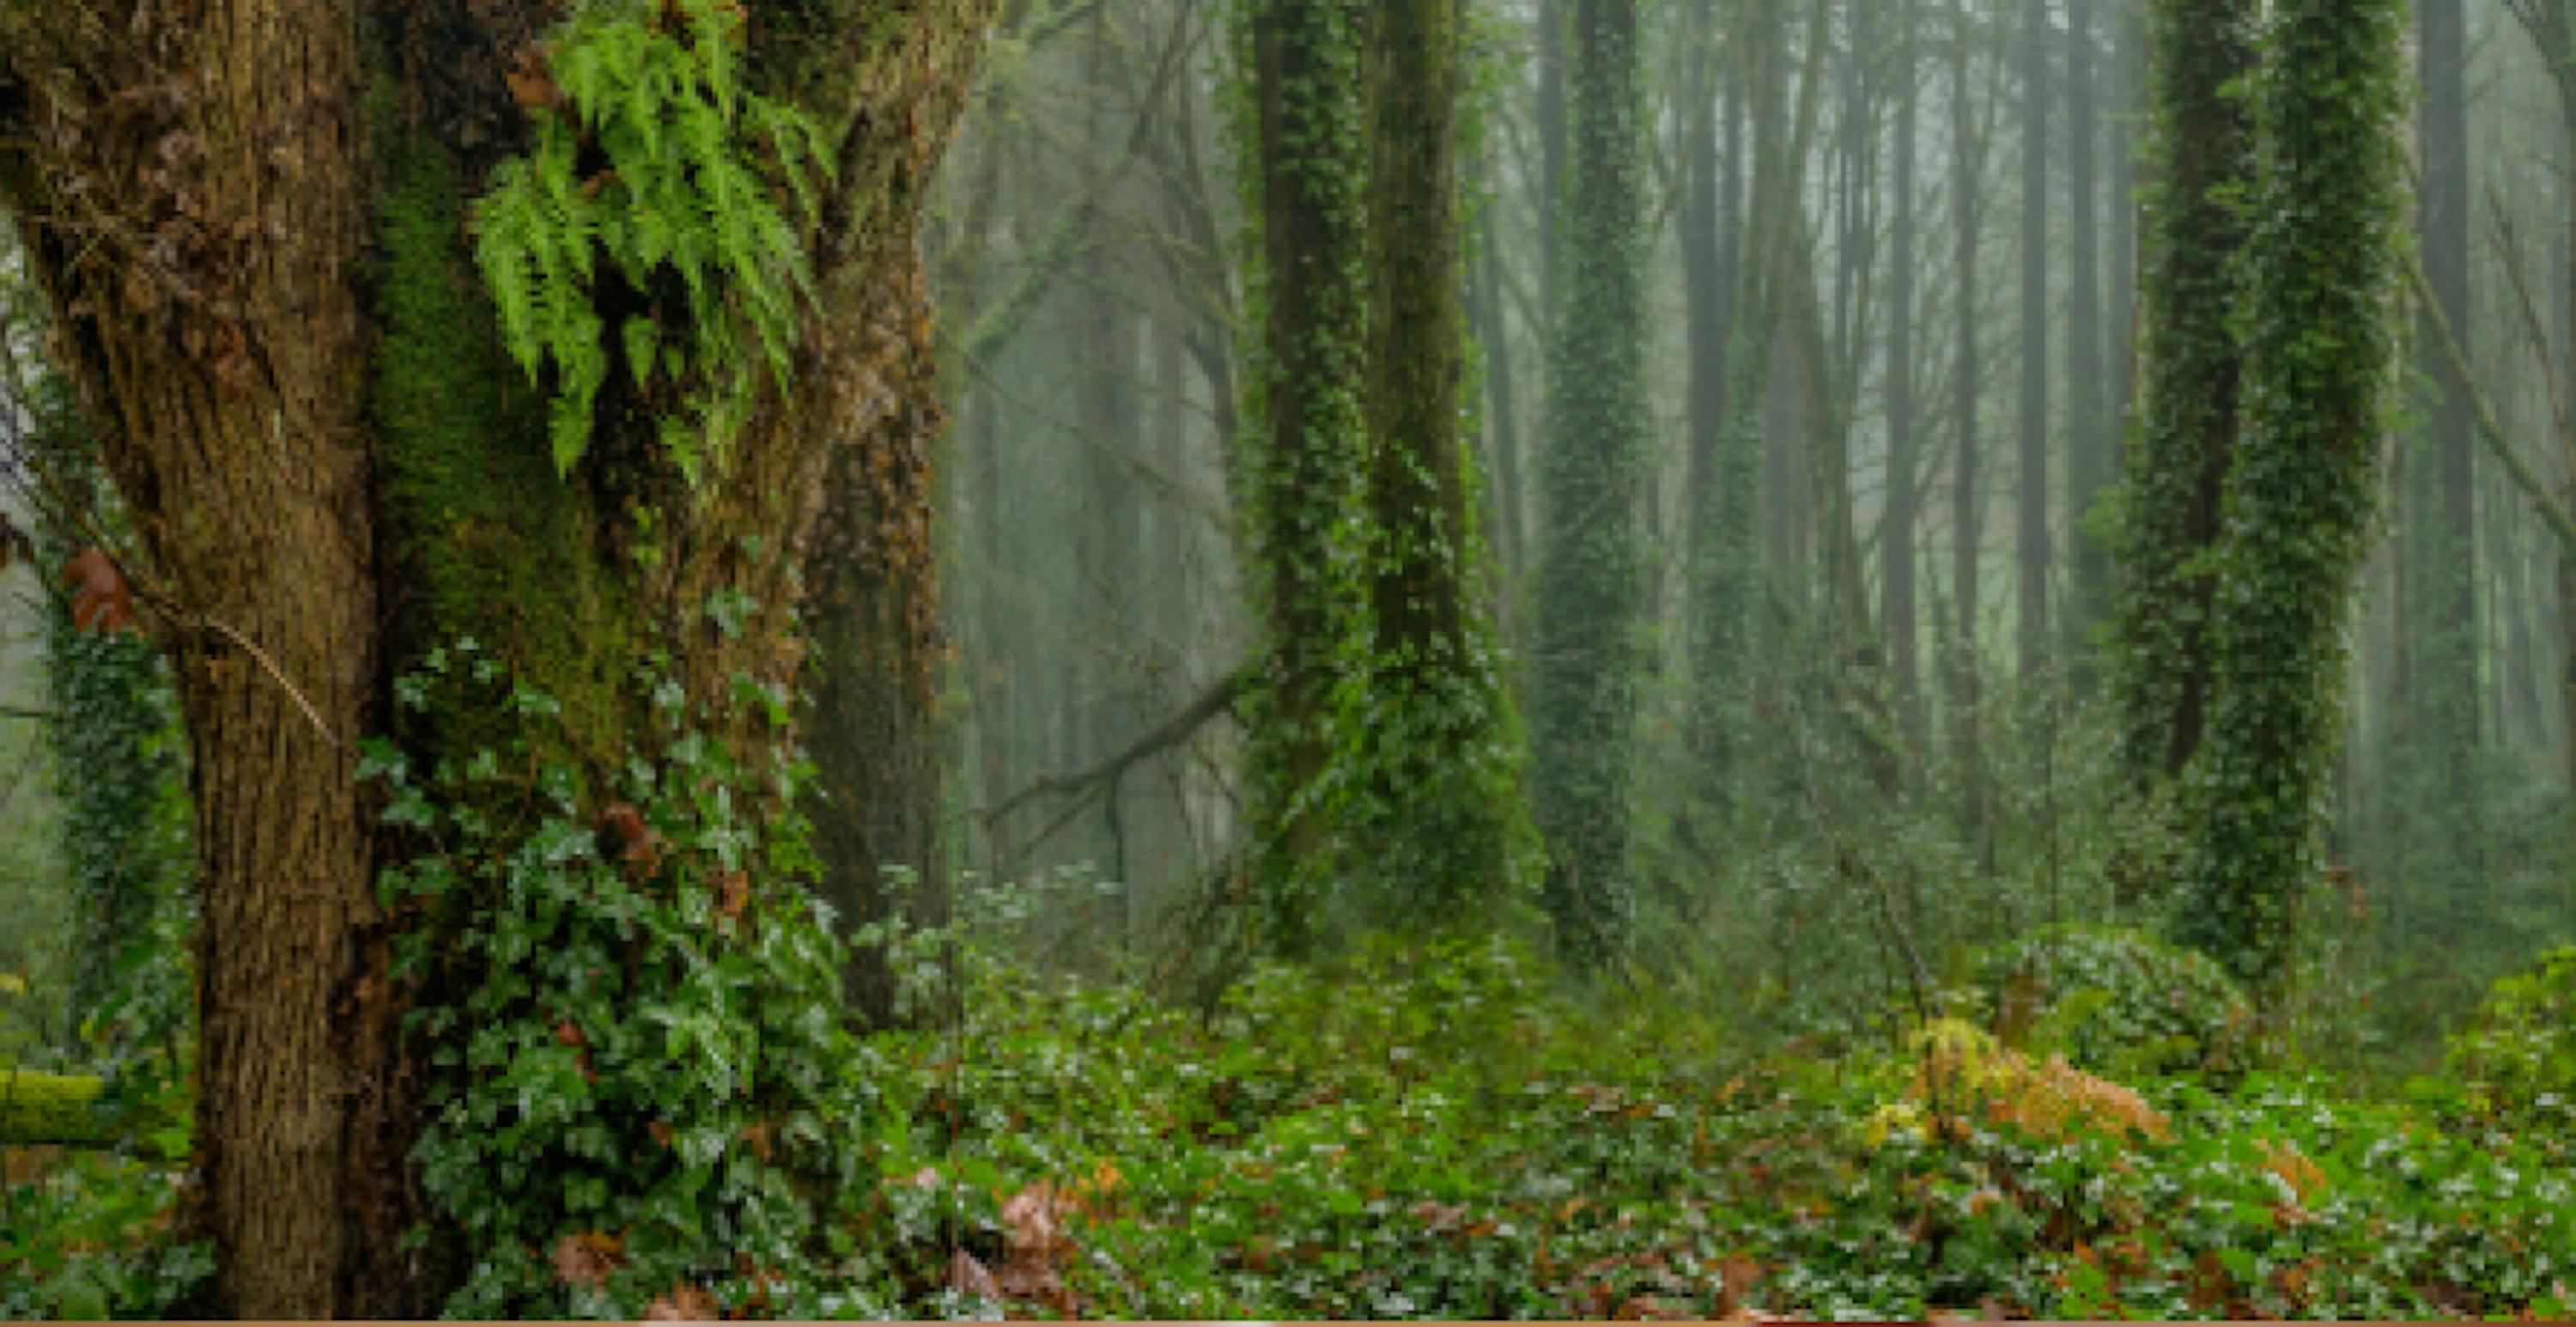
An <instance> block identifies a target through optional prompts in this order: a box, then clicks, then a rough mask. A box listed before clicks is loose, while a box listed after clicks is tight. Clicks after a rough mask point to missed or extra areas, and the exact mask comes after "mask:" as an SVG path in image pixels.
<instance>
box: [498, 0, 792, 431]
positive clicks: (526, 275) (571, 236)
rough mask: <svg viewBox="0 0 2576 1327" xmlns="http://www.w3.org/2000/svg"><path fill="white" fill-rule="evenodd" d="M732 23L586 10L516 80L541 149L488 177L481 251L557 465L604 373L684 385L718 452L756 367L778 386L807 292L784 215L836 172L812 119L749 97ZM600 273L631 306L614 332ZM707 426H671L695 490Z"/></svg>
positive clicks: (695, 10)
mask: <svg viewBox="0 0 2576 1327" xmlns="http://www.w3.org/2000/svg"><path fill="white" fill-rule="evenodd" d="M742 22H743V18H742V14H741V11H740V10H739V9H738V8H737V7H735V6H731V5H726V4H722V3H718V0H680V3H677V4H672V5H662V4H658V3H655V4H646V3H641V2H640V0H589V2H588V3H584V4H580V5H577V6H575V7H574V10H573V12H572V15H571V17H570V18H568V19H567V20H566V21H565V22H564V23H563V24H562V25H561V26H560V27H559V28H558V29H557V30H556V33H555V36H554V39H553V41H552V43H551V45H550V46H549V47H548V48H547V49H546V52H545V54H544V57H543V60H542V63H541V65H539V66H537V67H530V68H523V69H520V70H517V71H515V72H513V74H512V75H511V90H512V92H513V94H514V95H516V96H517V97H518V98H519V100H520V102H521V104H522V106H523V107H524V108H525V109H527V110H529V111H530V112H531V113H532V114H533V115H534V116H535V121H536V135H535V143H534V144H533V146H532V147H531V148H530V150H529V152H528V154H527V155H526V156H524V157H519V158H514V159H512V160H510V161H508V162H505V163H503V164H502V165H501V167H500V168H499V169H497V170H495V171H494V172H493V174H492V178H491V181H490V184H489V187H488V188H487V190H486V191H485V193H484V196H483V201H482V204H481V206H480V207H479V208H478V209H477V211H476V214H475V220H476V226H477V232H476V233H477V240H476V249H475V256H476V259H477V262H478V264H479V266H480V267H481V269H482V273H483V279H484V283H485V285H486V286H487V287H488V288H489V289H490V291H491V294H492V300H493V303H494V305H495V307H496V308H497V309H498V310H499V313H500V323H501V336H502V341H503V343H504V344H506V345H507V346H508V347H509V348H510V353H511V354H512V355H513V356H514V357H516V358H517V360H518V362H519V365H520V367H521V368H524V369H526V370H527V372H528V374H529V376H530V377H532V378H534V377H540V376H541V373H542V371H543V370H544V369H545V368H546V367H548V366H551V367H552V368H553V370H554V375H553V377H554V382H553V387H554V407H553V415H552V418H551V421H550V424H549V433H550V435H551V437H552V440H553V447H554V458H555V466H556V468H557V469H559V470H562V471H566V472H569V471H570V470H571V469H572V467H573V465H574V463H575V462H578V461H579V460H580V459H581V456H582V453H583V451H584V450H585V449H586V448H587V447H588V446H589V441H590V432H591V414H592V411H593V409H594V407H595V406H596V404H597V402H598V398H599V391H600V388H601V386H602V385H603V384H604V383H606V382H607V381H608V377H609V370H610V368H611V366H612V364H622V365H623V366H625V368H626V371H627V373H628V375H629V376H630V377H631V379H632V381H633V382H634V383H635V384H636V385H637V386H638V387H639V388H641V387H649V386H650V385H651V384H653V383H654V382H655V381H657V380H664V379H667V380H673V381H678V382H681V383H683V384H694V385H695V390H694V392H693V393H692V394H691V396H690V397H689V401H690V403H691V404H692V405H693V406H694V408H695V413H696V414H697V415H699V416H701V417H702V419H703V423H704V424H705V425H706V426H707V429H708V431H709V432H710V433H711V434H712V436H713V437H715V438H716V439H718V440H719V441H721V440H722V439H724V438H726V437H729V436H730V435H731V434H732V432H733V431H734V430H735V429H737V428H738V427H739V426H740V424H741V422H742V418H743V415H744V412H745V411H746V410H747V409H748V408H749V394H748V387H749V384H748V381H747V375H746V374H745V373H744V372H742V369H743V368H744V366H745V365H747V364H749V363H750V362H751V361H752V360H753V359H754V357H755V354H756V356H757V358H758V359H759V360H761V361H763V362H765V363H766V364H767V366H768V367H769V368H770V369H771V370H772V371H773V372H775V373H776V374H778V375H779V376H780V377H781V378H782V379H783V378H784V376H785V374H786V372H787V356H788V351H789V348H790V347H791V346H792V345H793V344H794V321H795V316H796V301H797V300H798V299H799V298H800V297H802V296H804V295H805V294H807V293H808V292H807V289H806V287H807V283H808V279H809V278H808V275H807V272H806V265H805V250H804V247H803V243H802V239H801V237H800V235H799V232H798V230H797V225H796V220H795V217H800V216H801V217H802V218H803V219H804V220H805V221H808V222H810V221H812V220H813V218H814V216H815V213H816V209H817V208H818V207H819V205H820V201H819V199H820V195H819V193H818V190H817V180H816V177H817V175H819V174H820V173H821V172H822V171H823V170H824V169H825V168H826V167H827V166H828V165H829V163H830V161H831V157H830V155H829V150H828V145H826V144H825V143H823V142H822V141H821V138H820V133H819V131H818V130H817V129H816V127H815V126H814V124H813V123H812V121H810V120H809V119H807V118H806V117H804V116H803V115H801V114H799V113H798V112H797V111H796V110H795V108H793V107H791V106H787V105H784V104H781V103H778V102H775V101H772V100H770V99H769V98H766V97H764V96H761V95H760V94H759V93H757V92H756V91H754V90H752V89H751V88H750V87H749V86H748V85H747V84H746V83H745V81H744V76H743V71H742V69H741V62H742V55H741V36H740V33H739V31H738V29H739V27H740V25H741V23H742ZM764 161H767V162H774V163H775V173H776V177H777V178H776V179H775V180H772V179H771V178H769V176H768V175H766V174H765V173H764V171H763V169H762V167H761V166H760V164H759V163H761V162H764ZM782 191H783V192H786V193H787V194H789V196H790V197H792V198H793V200H794V202H795V204H796V205H797V208H798V211H797V212H795V213H794V214H791V213H790V212H789V211H788V210H787V209H786V208H784V207H782V206H781V204H780V201H779V199H778V198H777V197H776V195H777V194H778V193H780V192H782ZM603 258H604V259H606V260H607V262H608V263H609V264H610V265H611V266H612V268H613V273H614V276H615V278H616V279H617V280H618V281H621V282H623V283H624V285H625V287H626V289H627V290H628V292H629V300H630V301H637V300H640V304H639V307H637V308H635V309H634V310H633V311H631V312H629V313H627V314H625V315H624V316H623V317H622V318H620V319H619V320H618V322H617V324H616V326H615V327H613V328H612V327H611V326H609V324H608V321H607V319H606V317H605V316H604V315H603V314H602V312H601V308H602V303H603V302H602V301H601V299H600V298H599V290H600V287H601V286H602V285H603V284H605V283H604V282H603V280H602V276H601V274H600V272H599V271H598V268H599V266H600V260H601V259H603ZM674 296H677V297H678V298H674ZM612 336H613V337H614V341H613V342H612V340H611V337H612ZM698 423H699V421H697V420H692V419H690V418H688V417H687V416H685V415H682V416H676V417H674V418H673V419H671V420H670V421H669V426H668V427H666V428H664V429H663V431H662V441H663V443H664V445H665V446H667V447H669V448H670V449H671V451H672V453H673V458H674V459H675V460H676V461H677V462H678V463H679V465H680V467H681V469H682V470H683V471H684V472H686V473H689V474H692V475H694V474H695V472H696V469H697V464H698V457H697V452H696V448H697V446H698V443H697V438H698V436H699V434H698V432H697V429H696V425H697V424H698Z"/></svg>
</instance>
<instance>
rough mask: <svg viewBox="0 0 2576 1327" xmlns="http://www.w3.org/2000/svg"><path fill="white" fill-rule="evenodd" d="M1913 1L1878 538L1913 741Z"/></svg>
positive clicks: (1900, 67)
mask: <svg viewBox="0 0 2576 1327" xmlns="http://www.w3.org/2000/svg"><path fill="white" fill-rule="evenodd" d="M1918 21H1919V19H1918V16H1917V14H1916V12H1915V3H1914V0H1903V16H1902V18H1901V19H1900V20H1899V22H1900V23H1901V24H1902V27H1901V29H1900V35H1899V36H1898V38H1897V47H1896V50H1897V56H1896V71H1897V75H1896V77H1897V94H1896V166H1895V170H1896V179H1895V183H1894V188H1895V192H1896V201H1895V207H1896V216H1895V220H1894V222H1893V228H1892V231H1891V234H1890V236H1889V239H1888V243H1889V245H1890V246H1891V247H1892V248H1893V250H1894V254H1893V258H1892V265H1891V267H1890V269H1889V272H1888V291H1887V525H1886V530H1885V533H1883V534H1882V535H1880V536H1879V544H1878V546H1879V558H1880V565H1881V567H1882V568H1883V570H1882V572H1881V576H1880V583H1879V609H1878V622H1879V625H1878V634H1879V636H1880V638H1881V639H1882V640H1884V641H1885V642H1886V645H1887V666H1888V671H1889V673H1890V675H1892V676H1893V677H1894V678H1895V681H1896V702H1897V713H1898V715H1899V717H1900V718H1901V719H1902V720H1903V722H1904V726H1905V732H1906V735H1907V738H1908V740H1909V741H1910V742H1911V744H1913V745H1914V746H1915V747H1916V748H1917V749H1920V748H1921V746H1922V742H1923V700H1922V682H1921V676H1920V668H1919V666H1918V665H1917V663H1916V661H1915V656H1916V649H1915V642H1916V639H1917V631H1918V627H1917V619H1916V615H1915V606H1914V599H1915V595H1914V527H1915V508H1916V506H1917V504H1918V499H1917V498H1916V496H1915V492H1914V482H1915V466H1916V464H1917V462H1916V459H1915V456H1916V450H1917V441H1916V437H1915V433H1916V430H1917V428H1918V424H1917V422H1916V420H1915V405H1914V247H1915V236H1914V169H1915V142H1914V136H1915V135H1914V129H1915V112H1916V106H1917V103H1919V102H1920V101H1921V100H1922V95H1921V91H1920V88H1921V80H1920V79H1918V78H1917V77H1916V70H1915V57H1916V53H1917V49H1918V48H1917V45H1916V37H1915V29H1916V24H1917V23H1918Z"/></svg>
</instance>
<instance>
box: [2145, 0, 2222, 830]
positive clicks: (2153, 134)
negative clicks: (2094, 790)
mask: <svg viewBox="0 0 2576 1327" xmlns="http://www.w3.org/2000/svg"><path fill="white" fill-rule="evenodd" d="M2255 10H2256V6H2255V5H2254V4H2252V3H2250V2H2249V0H2164V3H2159V4H2156V5H2153V6H2151V7H2150V11H2149V12H2150V14H2151V18H2150V23H2151V25H2152V27H2151V38H2150V44H2149V47H2148V78H2149V83H2150V104H2151V105H2152V106H2153V108H2154V111H2153V115H2152V118H2151V119H2150V121H2149V124H2148V134H2147V147H2148V152H2149V154H2150V155H2151V158H2152V166H2153V168H2152V169H2150V170H2149V171H2148V172H2147V173H2146V177H2145V178H2146V179H2147V180H2149V181H2150V183H2149V184H2148V185H2147V188H2148V189H2149V190H2150V197H2151V198H2152V200H2153V205H2152V206H2150V207H2149V208H2148V209H2147V210H2146V213H2145V216H2146V220H2147V225H2146V229H2145V233H2144V246H2143V254H2142V257H2143V264H2142V269H2141V274H2140V290H2139V294H2140V297H2141V299H2142V301H2143V304H2144V316H2143V318H2142V320H2141V328H2142V341H2143V344H2142V346H2141V355H2142V359H2143V363H2142V372H2141V382H2142V385H2143V389H2144V396H2143V400H2142V405H2141V409H2140V410H2139V415H2138V423H2137V426H2136V429H2135V431H2134V433H2133V435H2132V438H2131V441H2130V445H2129V447H2128V453H2127V454H2128V462H2127V464H2128V479H2127V486H2126V488H2125V490H2123V492H2122V493H2121V495H2120V498H2119V500H2118V502H2117V504H2116V511H2117V514H2118V519H2117V522H2116V529H2115V533H2114V535H2113V539H2114V541H2115V545H2116V547H2117V548H2118V550H2119V557H2120V567H2121V576H2120V580H2119V583H2118V585H2117V587H2116V588H2115V591H2114V593H2115V596H2116V598H2115V602H2114V606H2113V614H2112V651H2111V656H2110V658H2111V669H2110V684H2111V685H2110V688H2109V691H2110V696H2111V702H2112V708H2113V710H2114V712H2115V713H2116V714H2117V716H2118V722H2117V729H2116V737H2117V740H2118V742H2119V744H2120V750H2121V756H2122V761H2123V763H2124V764H2125V765H2126V766H2127V767H2128V769H2129V772H2130V776H2131V778H2132V780H2133V781H2134V782H2135V783H2136V784H2138V785H2139V786H2140V787H2142V788H2143V787H2147V786H2151V785H2153V784H2155V783H2157V782H2160V781H2162V780H2163V779H2165V778H2166V777H2167V776H2168V775H2169V774H2171V773H2173V772H2175V771H2176V770H2177V769H2178V768H2179V767H2180V763H2181V760H2182V759H2183V758H2185V757H2188V756H2189V755H2190V754H2191V751H2192V749H2193V748H2194V747H2196V746H2197V745H2198V741H2199V733H2198V731H2197V727H2198V724H2199V722H2200V718H2201V706H2202V705H2203V704H2205V702H2206V700H2207V687H2208V685H2209V674H2210V642H2209V607H2210V605H2209V595H2210V582H2209V577H2208V572H2209V570H2210V568H2209V567H2208V565H2207V558H2208V554H2209V550H2210V546H2211V545H2212V544H2213V543H2214V542H2215V541H2216V539H2217V537H2218V522H2217V516H2218V512H2217V505H2218V495H2219V492H2220V489H2221V486H2222V485H2223V483H2224V481H2225V477H2226V474H2227V468H2228V465H2229V464H2230V462H2231V461H2232V460H2233V459H2234V455H2235V450H2236V438H2237V408H2238V399H2239V390H2238V389H2239V380H2240V377H2241V374H2242V370H2243V355H2242V351H2241V347H2240V346H2239V345H2238V343H2237V339H2236V336H2235V333H2234V330H2233V328H2232V326H2231V324H2230V320H2229V319H2230V312H2231V311H2232V310H2233V309H2234V307H2235V304H2236V281H2237V278H2238V276H2239V274H2240V272H2241V270H2242V269H2240V268H2239V267H2238V265H2237V263H2238V255H2239V252H2240V251H2241V250H2242V249H2243V247H2244V244H2245V237H2246V234H2247V231H2248V229H2249V227H2248V222H2247V217H2246V214H2245V211H2244V208H2243V206H2242V201H2241V195H2242V193H2243V191H2244V189H2245V187H2246V185H2247V183H2248V182H2249V181H2250V180H2251V179H2252V177H2253V172H2254V136H2253V120H2252V116H2251V115H2250V114H2249V113H2248V108H2247V106H2246V104H2245V99H2244V98H2243V96H2241V95H2239V93H2238V92H2237V91H2235V89H2236V88H2237V87H2239V86H2240V85H2241V81H2242V80H2243V79H2244V78H2245V76H2246V74H2247V73H2248V72H2249V71H2250V70H2252V69H2253V68H2254V66H2255V63H2256V60H2257V52H2256V48H2255V41H2254V37H2255V33H2254V18H2255Z"/></svg>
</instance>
